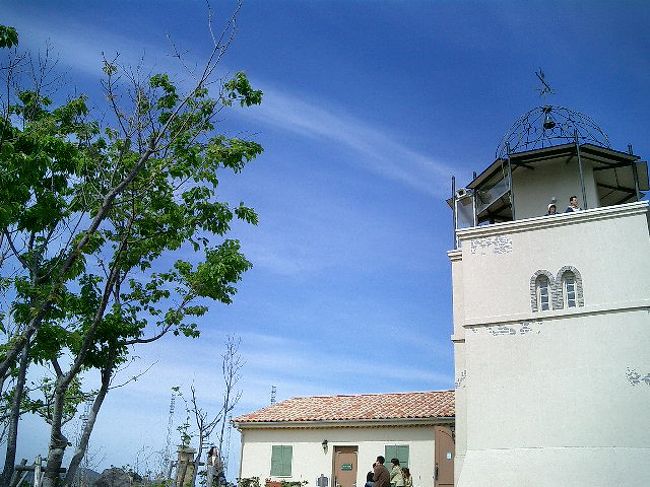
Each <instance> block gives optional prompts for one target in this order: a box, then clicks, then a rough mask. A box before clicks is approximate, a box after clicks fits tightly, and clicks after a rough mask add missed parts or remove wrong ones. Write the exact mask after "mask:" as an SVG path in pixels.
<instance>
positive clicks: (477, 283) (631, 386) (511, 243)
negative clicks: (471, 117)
mask: <svg viewBox="0 0 650 487" xmlns="http://www.w3.org/2000/svg"><path fill="white" fill-rule="evenodd" d="M647 190H648V169H647V163H646V162H644V161H641V160H640V158H639V157H638V156H636V155H634V154H633V152H632V148H631V147H629V148H628V151H627V152H620V151H617V150H613V149H611V148H610V147H609V142H608V140H607V137H606V136H605V134H604V133H603V132H602V131H601V130H600V129H599V128H598V127H597V126H596V125H595V124H594V123H593V122H592V121H591V120H590V119H589V118H587V117H585V116H584V115H581V114H579V113H576V112H573V111H571V110H568V109H566V108H562V107H556V106H550V105H546V106H542V107H539V108H536V109H534V110H531V111H530V112H528V113H527V114H525V115H524V116H523V117H521V118H520V120H519V121H518V122H517V124H515V126H514V127H513V128H512V130H511V131H510V132H509V133H508V134H507V135H506V137H505V138H504V141H503V142H502V144H501V145H500V146H499V148H498V149H497V153H496V160H495V161H494V162H493V163H492V164H491V165H489V166H488V167H487V168H486V169H485V170H484V171H483V172H482V173H481V174H479V175H478V176H476V177H475V178H474V180H473V181H472V182H470V183H469V184H468V185H467V186H466V187H465V188H463V189H459V190H457V191H456V188H454V191H453V193H454V195H453V197H452V198H451V199H450V200H449V204H450V205H451V206H452V208H453V209H454V223H455V225H454V226H455V248H454V250H451V251H449V253H448V254H449V258H450V260H451V264H452V275H453V299H454V334H453V336H452V341H453V343H454V353H455V368H456V454H457V456H456V459H455V475H456V479H455V480H456V485H457V486H458V487H490V486H499V487H536V486H548V487H551V486H553V487H557V486H571V487H573V486H585V487H587V486H588V487H597V486H603V487H604V486H607V487H612V486H638V487H647V486H650V234H649V228H648V218H649V212H648V202H647V201H642V197H643V193H642V192H643V191H647ZM572 195H576V196H577V197H578V200H579V203H580V206H581V207H582V209H583V210H582V211H577V212H570V213H564V211H565V208H566V207H567V206H568V199H569V197H570V196H572ZM551 203H556V206H557V210H558V214H557V215H548V216H546V215H545V213H546V212H547V207H548V205H549V204H551Z"/></svg>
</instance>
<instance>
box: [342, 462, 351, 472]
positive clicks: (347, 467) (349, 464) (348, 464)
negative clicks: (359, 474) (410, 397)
mask: <svg viewBox="0 0 650 487" xmlns="http://www.w3.org/2000/svg"><path fill="white" fill-rule="evenodd" d="M341 470H352V464H351V463H344V464H342V465H341Z"/></svg>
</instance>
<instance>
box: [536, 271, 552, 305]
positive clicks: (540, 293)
mask: <svg viewBox="0 0 650 487" xmlns="http://www.w3.org/2000/svg"><path fill="white" fill-rule="evenodd" d="M535 293H536V294H537V306H538V307H539V310H540V311H548V310H549V309H551V286H550V284H549V282H548V277H546V276H545V275H543V274H542V275H541V276H538V277H537V281H536V282H535Z"/></svg>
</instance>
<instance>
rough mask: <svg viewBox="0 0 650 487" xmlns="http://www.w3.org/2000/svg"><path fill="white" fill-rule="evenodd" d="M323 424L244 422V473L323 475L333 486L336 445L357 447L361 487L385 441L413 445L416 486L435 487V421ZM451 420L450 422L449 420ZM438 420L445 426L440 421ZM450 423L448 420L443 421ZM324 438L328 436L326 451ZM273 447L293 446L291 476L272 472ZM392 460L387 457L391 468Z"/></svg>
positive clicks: (313, 477)
mask: <svg viewBox="0 0 650 487" xmlns="http://www.w3.org/2000/svg"><path fill="white" fill-rule="evenodd" d="M338 423H339V424H338V425H335V424H331V423H330V424H329V425H323V426H321V427H319V426H318V425H317V424H312V425H310V426H308V427H296V425H294V426H293V427H291V425H287V424H285V425H280V426H279V425H275V426H273V427H259V426H255V425H251V426H244V427H241V426H240V432H241V442H242V444H241V461H240V475H239V476H240V477H241V478H249V477H259V478H260V479H261V481H262V482H263V481H264V480H265V479H270V480H285V481H304V480H306V481H308V482H309V486H312V487H313V486H315V485H316V479H317V478H318V477H320V476H321V475H324V476H325V477H328V479H329V482H330V483H329V485H330V487H332V486H333V485H334V483H333V482H332V477H333V466H334V457H333V455H334V454H335V451H336V447H337V446H356V447H358V460H357V465H355V469H356V485H357V486H358V487H362V486H363V485H364V483H365V481H366V474H367V473H368V472H369V471H371V470H372V464H373V463H374V462H375V459H376V458H377V456H378V455H384V451H385V446H386V445H408V447H409V469H410V471H411V474H412V475H413V479H414V486H415V487H433V484H434V480H433V477H434V468H435V467H434V464H435V462H434V454H435V441H434V424H433V423H431V424H427V423H421V422H420V423H419V424H413V425H409V424H408V422H403V421H402V422H401V424H403V426H401V425H399V424H400V421H399V420H397V421H393V422H390V423H387V422H384V423H380V422H374V423H373V424H371V425H367V424H363V423H357V424H354V423H348V424H345V425H344V426H342V424H344V423H343V422H338ZM450 423H452V422H451V421H450V422H448V423H447V424H450ZM435 424H441V423H440V421H438V422H436V423H435ZM442 424H445V423H442ZM323 440H327V449H326V451H324V448H323V445H322V443H323ZM273 445H290V446H292V447H293V458H292V468H291V476H290V477H274V476H272V475H271V449H272V446H273ZM389 460H390V459H386V463H387V465H388V466H390V464H389Z"/></svg>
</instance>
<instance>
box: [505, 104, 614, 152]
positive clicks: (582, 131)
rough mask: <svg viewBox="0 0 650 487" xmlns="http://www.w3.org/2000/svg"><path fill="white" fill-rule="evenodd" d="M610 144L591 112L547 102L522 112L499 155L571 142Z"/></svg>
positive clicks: (508, 133)
mask: <svg viewBox="0 0 650 487" xmlns="http://www.w3.org/2000/svg"><path fill="white" fill-rule="evenodd" d="M576 142H578V143H581V144H583V143H587V144H594V145H597V146H600V147H605V148H608V149H609V148H610V145H609V138H608V137H607V134H605V132H603V130H602V129H601V128H600V127H599V126H598V125H597V124H596V123H595V122H594V121H593V120H592V119H591V118H590V117H588V116H587V115H584V114H583V113H579V112H576V111H574V110H571V109H569V108H566V107H562V106H557V105H544V106H539V107H536V108H533V109H532V110H530V111H529V112H527V113H525V114H524V115H522V116H521V117H520V118H519V119H518V120H517V121H516V122H515V123H514V125H513V126H512V127H511V128H510V130H509V131H508V132H507V133H506V135H505V136H504V137H503V139H502V140H501V143H500V144H499V146H498V147H497V150H496V154H495V156H496V158H497V159H505V158H507V157H508V154H513V153H516V152H525V151H529V150H534V149H542V148H545V147H551V146H554V145H562V144H569V143H576Z"/></svg>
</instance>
